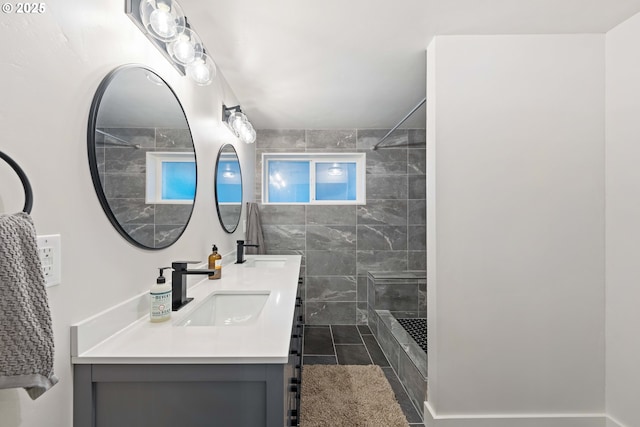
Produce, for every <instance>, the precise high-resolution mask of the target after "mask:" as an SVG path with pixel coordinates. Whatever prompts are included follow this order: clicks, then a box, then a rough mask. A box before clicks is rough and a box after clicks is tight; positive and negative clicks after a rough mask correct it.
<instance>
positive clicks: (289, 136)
mask: <svg viewBox="0 0 640 427" xmlns="http://www.w3.org/2000/svg"><path fill="white" fill-rule="evenodd" d="M256 133H257V137H256V147H260V148H261V149H272V148H284V149H288V150H290V151H296V150H304V149H305V146H306V144H305V131H304V130H298V129H280V130H277V129H258V130H256Z"/></svg>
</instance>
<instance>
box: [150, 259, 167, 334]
mask: <svg viewBox="0 0 640 427" xmlns="http://www.w3.org/2000/svg"><path fill="white" fill-rule="evenodd" d="M166 269H171V267H162V268H160V269H159V270H160V275H159V276H158V278H157V279H156V284H155V285H153V286H152V287H151V291H150V292H149V293H150V294H151V312H150V319H151V321H152V322H154V323H155V322H164V321H165V320H169V319H170V318H171V285H170V284H168V283H167V280H166V278H165V277H164V276H163V272H164V270H166Z"/></svg>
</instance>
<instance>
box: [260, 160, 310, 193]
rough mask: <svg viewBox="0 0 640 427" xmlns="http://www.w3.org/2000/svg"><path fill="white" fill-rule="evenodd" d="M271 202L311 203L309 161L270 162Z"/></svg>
mask: <svg viewBox="0 0 640 427" xmlns="http://www.w3.org/2000/svg"><path fill="white" fill-rule="evenodd" d="M268 164H269V167H268V171H267V173H268V177H269V202H272V203H309V167H310V164H309V162H308V161H276V160H273V161H270V162H269V163H268Z"/></svg>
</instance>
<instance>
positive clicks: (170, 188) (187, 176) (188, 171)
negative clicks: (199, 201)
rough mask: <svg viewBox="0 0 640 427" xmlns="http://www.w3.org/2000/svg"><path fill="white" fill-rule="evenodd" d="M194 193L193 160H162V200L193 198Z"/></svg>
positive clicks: (194, 170) (194, 168) (194, 165)
mask: <svg viewBox="0 0 640 427" xmlns="http://www.w3.org/2000/svg"><path fill="white" fill-rule="evenodd" d="M195 195H196V163H195V162H162V200H193V199H194V197H195Z"/></svg>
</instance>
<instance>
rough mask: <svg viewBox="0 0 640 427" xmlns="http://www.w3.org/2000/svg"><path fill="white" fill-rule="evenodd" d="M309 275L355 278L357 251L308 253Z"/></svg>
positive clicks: (307, 265)
mask: <svg viewBox="0 0 640 427" xmlns="http://www.w3.org/2000/svg"><path fill="white" fill-rule="evenodd" d="M306 267H307V275H309V276H324V275H326V274H328V273H331V274H334V275H337V276H355V274H356V251H345V250H332V251H307V264H306Z"/></svg>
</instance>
